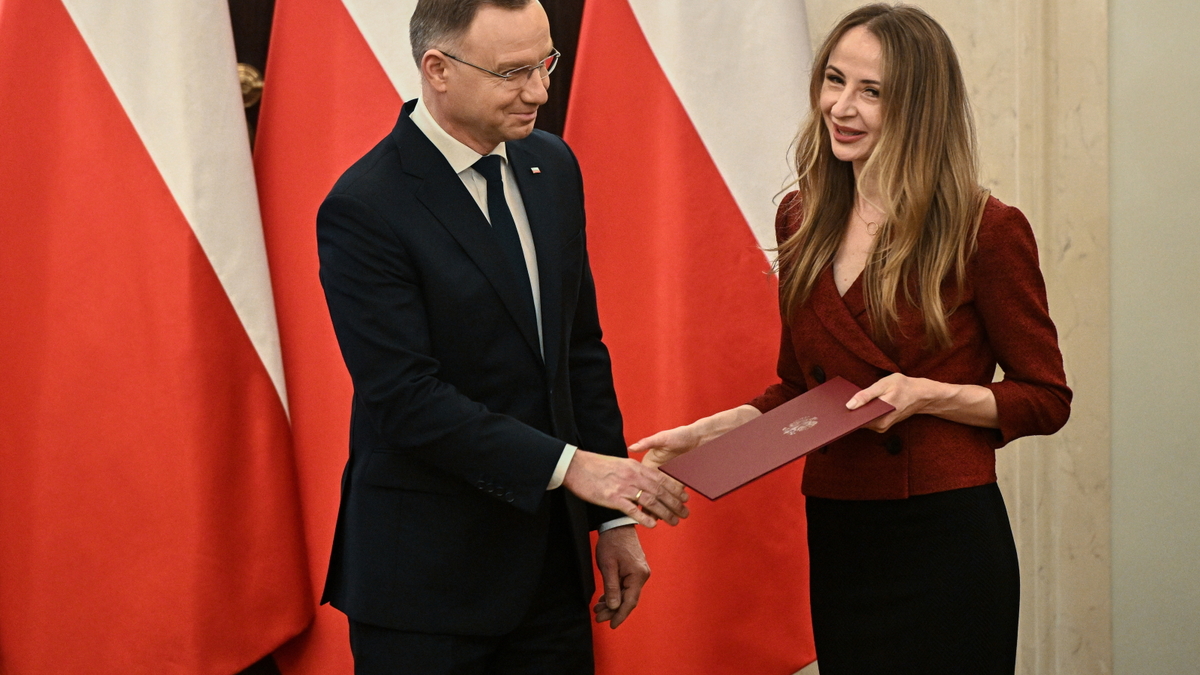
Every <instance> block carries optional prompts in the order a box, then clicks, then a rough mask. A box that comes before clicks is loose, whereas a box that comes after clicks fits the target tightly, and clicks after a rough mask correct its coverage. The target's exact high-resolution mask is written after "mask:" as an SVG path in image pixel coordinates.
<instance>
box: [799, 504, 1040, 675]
mask: <svg viewBox="0 0 1200 675" xmlns="http://www.w3.org/2000/svg"><path fill="white" fill-rule="evenodd" d="M807 511H808V549H809V561H810V562H809V571H810V574H811V580H812V581H811V584H812V618H813V633H814V637H815V638H816V647H817V663H819V664H820V669H821V675H847V674H850V675H859V674H862V675H880V674H897V675H900V674H904V673H920V674H922V675H924V674H940V673H948V674H955V673H964V674H967V673H969V674H971V675H988V674H991V673H1004V674H1005V675H1011V674H1012V673H1013V671H1014V669H1015V668H1016V655H1017V611H1018V607H1019V604H1020V594H1021V589H1020V584H1021V580H1020V573H1019V571H1018V569H1017V550H1016V546H1015V544H1014V542H1013V535H1012V529H1011V527H1010V526H1009V524H1008V513H1007V511H1006V510H1005V508H1004V498H1003V497H1002V496H1001V495H1000V488H999V487H998V486H997V485H996V484H995V483H992V484H990V485H981V486H979V487H971V488H964V489H961V490H950V491H948V492H939V493H935V494H930V495H920V496H917V497H911V498H909V499H895V500H878V501H845V500H837V499H818V498H815V497H810V498H809V499H808V501H807Z"/></svg>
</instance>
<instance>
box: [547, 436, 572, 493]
mask: <svg viewBox="0 0 1200 675" xmlns="http://www.w3.org/2000/svg"><path fill="white" fill-rule="evenodd" d="M578 449H579V448H577V447H575V446H573V445H571V444H570V443H567V447H565V448H563V451H562V455H561V456H560V457H559V458H558V464H555V465H554V473H552V474H550V485H549V486H548V487H547V488H546V489H547V490H556V489H558V488H560V487H562V483H563V478H566V477H567V467H568V466H570V465H571V460H572V459H574V457H575V451H576V450H578Z"/></svg>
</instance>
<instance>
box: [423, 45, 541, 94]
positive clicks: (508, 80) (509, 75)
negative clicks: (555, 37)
mask: <svg viewBox="0 0 1200 675" xmlns="http://www.w3.org/2000/svg"><path fill="white" fill-rule="evenodd" d="M439 51H441V50H439ZM442 53H443V54H445V55H446V56H447V57H449V58H451V59H454V60H455V61H458V62H459V63H462V64H466V65H468V66H471V67H472V68H476V69H478V70H482V71H483V72H485V73H487V74H488V75H492V76H494V77H498V78H500V79H501V80H503V81H504V83H505V84H506V85H508V86H509V87H512V88H514V89H518V88H520V87H524V86H525V84H526V83H527V82H529V80H530V78H532V77H533V74H534V73H539V76H540V77H541V78H542V79H543V80H544V79H546V78H547V77H550V73H552V72H554V67H555V66H557V65H558V59H559V57H561V56H562V54H561V53H559V51H558V50H557V49H556V50H554V53H553V54H551V55H550V56H547V57H546V58H544V59H542V60H541V61H539V62H537V63H535V64H533V65H530V66H521V67H520V68H513V69H512V70H506V71H504V72H503V73H497V72H496V71H494V70H488V69H487V68H484V67H483V66H477V65H475V64H474V63H471V62H470V61H464V60H462V59H460V58H458V57H457V56H455V55H453V54H451V53H449V52H444V51H443V52H442Z"/></svg>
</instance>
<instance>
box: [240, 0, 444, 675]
mask: <svg viewBox="0 0 1200 675" xmlns="http://www.w3.org/2000/svg"><path fill="white" fill-rule="evenodd" d="M415 8H416V0H276V3H275V19H274V26H273V27H272V31H271V51H270V54H269V56H268V60H267V68H266V76H265V80H266V86H265V88H264V91H263V100H262V110H261V111H260V113H259V118H258V120H259V121H258V134H257V138H256V140H255V150H254V161H255V169H256V173H257V176H258V188H259V195H260V200H261V204H262V216H263V228H264V231H265V234H266V242H267V253H268V256H269V259H270V261H271V280H272V281H273V283H274V287H275V302H276V309H277V312H278V315H279V332H280V339H281V341H282V345H283V365H284V371H285V372H286V373H287V378H288V385H289V391H290V393H291V397H290V402H291V413H292V437H293V444H294V447H295V453H296V463H297V471H298V473H299V480H300V492H301V495H302V502H303V510H304V527H305V532H306V535H307V541H308V552H309V558H308V574H309V578H310V580H311V585H312V589H313V595H312V596H311V597H310V598H309V603H310V605H311V606H313V607H316V619H315V620H314V622H313V625H312V628H311V629H310V630H308V631H306V632H305V633H303V634H302V635H301V636H300V637H299V638H297V639H295V640H293V641H292V642H291V643H289V644H288V645H286V646H285V647H284V648H283V649H281V650H279V651H277V652H276V653H275V661H276V663H277V664H278V666H279V669H280V670H281V671H282V672H283V673H284V675H298V674H305V675H308V674H311V675H339V674H346V675H348V674H349V673H351V672H353V662H352V659H351V656H350V638H349V634H348V628H347V623H346V617H345V616H344V615H343V614H342V613H341V612H339V611H337V610H336V609H334V608H332V607H331V606H329V605H324V606H320V607H317V602H318V600H319V598H320V594H321V589H322V587H323V586H324V584H325V571H326V569H327V567H328V565H329V552H330V549H331V547H332V545H333V530H334V525H335V523H336V521H337V510H338V502H339V499H340V490H341V484H340V477H341V475H342V468H343V467H344V466H345V463H346V459H347V457H348V456H349V443H348V439H349V433H350V432H349V429H350V400H351V395H352V392H353V388H352V386H351V383H350V376H349V374H347V372H346V366H345V364H344V363H343V361H342V356H341V352H340V351H339V349H338V345H337V340H336V338H335V337H334V334H333V326H332V324H331V323H330V321H329V311H328V309H326V306H325V295H324V293H323V292H322V290H321V283H320V279H319V278H318V276H317V271H318V264H317V238H316V218H317V208H318V207H319V206H320V204H321V201H322V200H323V199H324V198H325V195H326V194H328V193H329V190H330V188H332V187H333V184H334V182H335V181H337V179H338V176H340V175H341V174H342V172H343V171H345V170H346V169H347V168H348V167H349V166H350V165H351V164H353V163H354V162H355V160H357V159H358V158H359V157H361V156H362V155H363V154H365V153H366V152H367V151H368V150H370V149H371V148H372V147H373V146H374V145H375V144H376V143H378V142H379V139H381V138H383V137H384V136H386V135H387V134H388V132H390V131H391V129H392V126H393V125H394V124H395V123H396V118H397V116H399V114H400V105H401V102H402V100H403V99H408V98H411V97H415V96H417V95H418V94H419V93H420V79H419V78H420V75H419V74H418V72H417V68H416V65H415V64H414V63H413V60H412V57H411V56H410V55H409V47H408V44H409V43H408V20H409V17H411V16H412V13H413V9H415Z"/></svg>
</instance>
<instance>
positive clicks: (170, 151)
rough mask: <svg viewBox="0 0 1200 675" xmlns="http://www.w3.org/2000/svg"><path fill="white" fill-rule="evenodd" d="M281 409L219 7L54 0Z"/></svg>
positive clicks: (234, 83) (194, 2)
mask: <svg viewBox="0 0 1200 675" xmlns="http://www.w3.org/2000/svg"><path fill="white" fill-rule="evenodd" d="M63 4H64V5H65V6H66V8H67V11H68V12H69V13H70V15H71V19H72V21H74V22H75V25H76V27H77V28H78V29H79V32H80V34H81V35H82V36H83V39H84V41H85V42H86V43H87V45H88V47H89V48H90V49H91V51H92V54H93V55H94V56H95V58H96V61H97V63H99V65H100V69H101V71H103V72H104V76H105V77H106V78H108V82H109V84H110V86H112V88H113V91H114V92H115V94H116V96H117V99H118V100H119V101H120V102H121V105H122V107H124V109H125V112H126V114H128V115H129V119H130V121H131V122H132V123H133V127H134V129H136V130H137V133H138V136H139V137H140V138H141V139H142V142H143V143H144V144H145V146H146V150H147V151H148V152H149V154H150V157H151V159H153V160H154V165H155V166H156V167H158V170H159V173H160V174H161V175H162V178H163V181H164V182H165V183H166V185H167V187H168V189H170V191H171V194H172V196H173V197H174V198H175V201H176V203H177V204H178V205H179V208H180V210H181V211H182V212H183V215H184V217H185V218H187V221H188V223H189V224H190V225H191V227H192V230H193V231H194V232H195V234H196V238H197V240H199V242H200V246H201V248H203V249H204V253H205V254H206V255H207V256H208V259H209V261H210V263H211V264H212V266H213V269H214V270H215V271H216V274H217V277H218V278H219V279H220V281H221V285H222V287H223V288H224V289H225V292H226V294H228V296H229V300H230V302H231V303H232V304H233V308H234V310H235V311H236V312H237V315H238V317H239V319H240V320H241V322H242V325H243V326H244V327H245V330H246V333H247V335H249V337H250V341H251V342H252V343H253V344H254V348H255V350H256V351H257V352H258V355H259V358H260V359H262V362H263V365H264V366H265V368H266V370H267V373H268V374H269V375H270V377H271V381H272V382H273V383H274V385H275V389H276V391H277V392H278V393H279V398H280V400H281V401H282V403H283V406H284V409H285V410H286V409H287V390H286V386H285V384H284V377H283V360H282V357H281V354H280V348H279V329H278V327H277V324H276V321H275V301H274V298H273V295H272V292H271V277H270V274H269V272H268V269H267V254H266V247H265V245H264V242H263V232H262V220H261V216H260V214H259V210H258V195H257V192H256V188H255V184H254V170H253V167H252V165H251V161H250V144H249V139H248V137H247V134H246V121H245V117H244V115H243V112H242V97H241V89H240V86H239V84H238V79H237V60H236V57H235V55H234V48H233V31H232V29H231V27H230V22H229V6H228V4H226V2H225V1H224V0H189V1H187V2H160V1H158V0H125V1H123V2H109V1H108V0H63Z"/></svg>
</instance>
